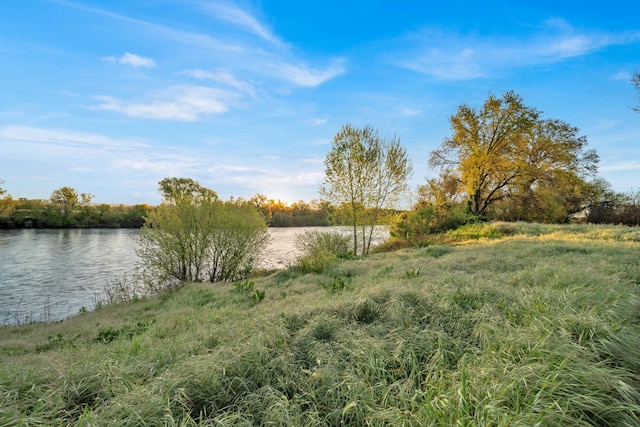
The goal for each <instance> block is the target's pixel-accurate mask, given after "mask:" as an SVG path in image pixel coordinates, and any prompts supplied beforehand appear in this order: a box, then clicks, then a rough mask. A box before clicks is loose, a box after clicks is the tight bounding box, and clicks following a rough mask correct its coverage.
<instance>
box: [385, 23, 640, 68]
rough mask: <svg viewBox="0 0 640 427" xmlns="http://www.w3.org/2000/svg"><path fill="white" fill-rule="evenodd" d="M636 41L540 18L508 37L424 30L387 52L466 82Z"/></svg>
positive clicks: (633, 36)
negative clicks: (536, 25)
mask: <svg viewBox="0 0 640 427" xmlns="http://www.w3.org/2000/svg"><path fill="white" fill-rule="evenodd" d="M638 40H640V31H636V32H624V33H603V32H595V31H579V30H577V29H575V28H573V27H572V26H571V25H570V24H569V23H567V22H566V21H564V20H561V19H556V20H549V21H547V22H545V23H544V25H543V26H542V27H541V28H540V29H539V31H538V32H534V33H530V34H528V35H526V36H524V37H521V38H515V37H512V38H509V39H507V38H504V37H502V36H500V37H498V36H485V37H478V36H472V35H461V34H454V33H446V32H443V31H440V30H434V29H428V28H426V29H423V30H422V31H420V32H418V33H414V34H410V35H409V36H407V37H405V38H403V39H402V40H399V41H398V43H400V46H397V45H396V48H395V49H394V51H392V52H389V53H388V56H389V58H390V60H391V61H392V62H393V63H395V64H396V65H399V66H401V67H404V68H407V69H410V70H413V71H416V72H419V73H423V74H427V75H431V76H433V77H434V78H436V79H438V80H470V79H476V78H481V77H485V76H487V75H491V74H494V73H495V72H496V71H498V70H504V69H509V68H514V67H523V66H530V65H537V64H550V63H555V62H559V61H562V60H565V59H567V58H572V57H576V56H582V55H587V54H590V53H592V52H595V51H598V50H600V49H604V48H606V47H608V46H614V45H622V44H629V43H635V42H637V41H638ZM405 46H406V47H405Z"/></svg>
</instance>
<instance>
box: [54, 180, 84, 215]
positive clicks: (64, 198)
mask: <svg viewBox="0 0 640 427" xmlns="http://www.w3.org/2000/svg"><path fill="white" fill-rule="evenodd" d="M94 197H95V196H94V195H93V194H91V193H81V194H78V191H76V189H74V188H71V187H60V188H58V189H57V190H54V191H53V192H52V193H51V197H50V199H49V200H50V201H51V203H52V204H53V205H54V206H55V207H56V210H57V211H58V213H60V214H61V215H62V216H63V217H64V218H66V217H68V216H69V214H71V213H72V212H73V211H74V210H76V209H77V208H79V207H81V206H86V205H88V204H89V203H91V200H93V198H94Z"/></svg>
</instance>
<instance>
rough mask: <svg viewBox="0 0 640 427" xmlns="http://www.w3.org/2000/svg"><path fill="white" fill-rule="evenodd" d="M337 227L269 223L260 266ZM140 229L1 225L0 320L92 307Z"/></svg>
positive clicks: (289, 257) (130, 257)
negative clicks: (307, 235) (308, 236)
mask: <svg viewBox="0 0 640 427" xmlns="http://www.w3.org/2000/svg"><path fill="white" fill-rule="evenodd" d="M313 229H319V230H322V231H330V230H332V229H341V230H343V231H344V232H348V230H345V229H344V228H338V227H335V228H334V227H330V228H327V227H282V228H270V229H269V235H270V237H271V239H270V242H269V245H268V247H267V249H266V250H265V254H264V260H263V261H262V263H261V264H260V267H261V268H266V269H281V268H286V267H288V266H290V265H291V264H293V263H294V261H295V259H296V257H297V256H298V255H299V253H298V251H297V249H296V246H295V241H296V235H297V234H299V233H302V232H304V231H305V230H313ZM137 236H138V230H135V229H64V230H33V229H30V230H0V325H3V324H4V325H6V324H17V323H26V322H31V321H46V322H48V321H55V320H60V319H64V318H66V317H69V316H71V315H74V314H77V313H78V312H79V311H80V310H81V309H82V308H83V307H84V308H85V309H87V310H91V309H92V308H94V307H95V305H96V302H97V301H98V300H99V298H100V297H101V295H102V294H103V292H104V288H105V286H106V285H108V284H109V283H111V282H112V281H113V280H115V279H117V278H119V277H122V276H123V275H125V274H130V273H133V272H134V270H135V267H136V264H137V263H138V257H137V255H136V249H137V247H138V241H137Z"/></svg>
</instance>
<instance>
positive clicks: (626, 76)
mask: <svg viewBox="0 0 640 427" xmlns="http://www.w3.org/2000/svg"><path fill="white" fill-rule="evenodd" d="M631 77H632V76H631V72H630V71H618V72H617V73H615V74H614V75H612V76H611V80H624V81H628V82H630V81H631Z"/></svg>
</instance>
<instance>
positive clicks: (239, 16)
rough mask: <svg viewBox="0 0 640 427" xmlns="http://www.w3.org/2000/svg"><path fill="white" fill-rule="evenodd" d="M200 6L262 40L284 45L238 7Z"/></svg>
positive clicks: (200, 3)
mask: <svg viewBox="0 0 640 427" xmlns="http://www.w3.org/2000/svg"><path fill="white" fill-rule="evenodd" d="M198 5H199V6H200V7H201V8H202V9H204V10H205V11H207V12H208V13H210V14H211V15H213V16H215V17H218V18H220V19H223V20H225V21H227V22H230V23H232V24H235V25H237V26H239V27H241V28H243V29H244V30H245V31H248V32H250V33H252V34H255V35H257V36H259V37H260V38H262V39H264V40H266V41H268V42H270V43H273V44H276V45H282V44H283V43H282V41H281V40H280V39H279V38H278V37H277V36H276V35H275V34H274V33H273V32H272V31H271V30H270V29H269V28H268V27H267V26H266V25H264V24H262V23H261V22H260V21H258V20H257V19H256V18H255V17H253V16H252V15H251V14H249V13H248V12H246V11H244V10H242V9H239V8H238V7H236V6H234V5H232V4H229V3H226V4H225V3H222V2H202V1H200V2H198Z"/></svg>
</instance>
